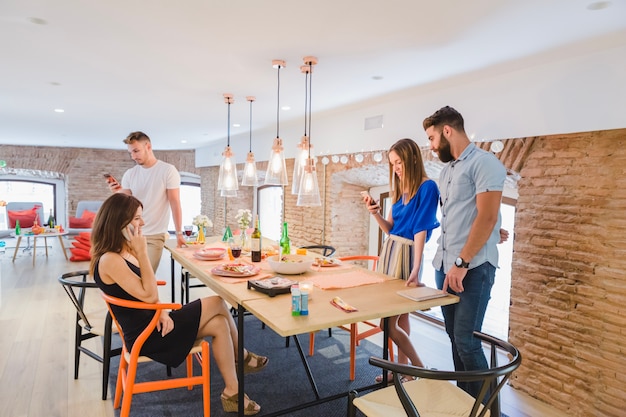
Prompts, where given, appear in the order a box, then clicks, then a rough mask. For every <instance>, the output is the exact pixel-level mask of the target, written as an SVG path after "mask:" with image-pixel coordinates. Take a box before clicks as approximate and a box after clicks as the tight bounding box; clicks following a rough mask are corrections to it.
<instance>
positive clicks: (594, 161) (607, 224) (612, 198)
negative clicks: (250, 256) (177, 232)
mask: <svg viewBox="0 0 626 417" xmlns="http://www.w3.org/2000/svg"><path fill="white" fill-rule="evenodd" d="M625 143H626V129H620V130H612V131H601V132H588V133H579V134H569V135H556V136H548V137H534V138H525V139H515V140H510V141H506V146H505V151H503V152H502V153H500V154H498V156H499V157H500V158H501V160H502V161H503V163H504V164H505V165H506V166H507V168H509V169H511V170H513V171H515V172H518V173H520V174H521V177H522V178H521V180H520V181H519V183H518V186H519V189H518V191H519V199H518V203H517V215H516V226H515V231H514V232H515V241H514V251H515V253H514V257H513V265H512V268H513V269H512V288H511V310H510V322H511V323H510V341H511V342H512V343H513V344H515V345H516V346H518V347H519V348H520V349H521V351H522V354H523V356H524V359H523V363H522V366H521V368H520V369H519V370H518V371H517V372H516V373H515V374H514V377H513V378H512V381H511V384H512V385H513V386H514V387H515V388H517V389H519V390H522V391H524V392H527V393H529V394H530V395H532V396H533V397H536V398H539V399H540V400H542V401H544V402H547V403H549V404H551V405H553V406H555V407H557V408H559V409H561V410H565V411H567V412H568V414H569V415H572V416H577V417H578V416H580V417H582V416H622V415H623V411H622V410H624V409H626V376H625V373H624V370H626V330H625V328H626V307H625V306H626V272H624V271H626V215H625V209H626V175H625V174H626V172H625V171H626V150H625V149H624V144H625ZM2 152H3V159H5V160H6V161H7V164H8V166H10V167H14V168H28V169H40V170H46V171H56V172H62V173H64V174H65V175H66V176H67V182H68V189H69V194H68V195H69V199H70V207H71V208H72V210H74V209H75V204H76V202H77V201H78V200H79V199H102V198H104V197H106V196H107V195H108V190H107V188H106V184H105V183H104V181H103V179H102V173H103V172H108V171H111V173H112V174H113V175H116V176H119V177H121V175H122V173H123V172H124V170H125V169H127V168H129V167H131V166H133V164H134V163H133V162H132V161H131V160H130V159H129V158H128V153H127V152H126V151H125V150H120V151H111V150H92V149H77V148H34V147H19V146H4V145H3V147H2ZM156 154H157V157H158V158H161V159H163V160H166V161H168V162H171V163H173V164H174V165H176V166H177V167H178V169H179V170H181V171H187V172H192V173H196V174H198V175H200V176H201V181H202V210H203V213H205V214H207V215H208V216H209V217H210V218H211V219H212V220H213V222H214V225H215V227H214V232H218V231H221V230H222V228H223V216H224V209H225V202H224V200H225V199H224V198H223V197H220V196H219V192H218V191H217V190H216V189H215V188H216V184H217V175H218V169H217V167H212V168H201V169H196V168H195V167H194V153H193V151H168V152H156ZM383 161H385V159H383ZM371 163H373V162H371ZM353 164H354V163H353V161H352V160H350V161H349V162H348V164H346V165H342V164H332V163H331V164H329V165H327V166H326V167H324V166H323V165H322V164H321V163H318V165H317V168H318V180H319V184H320V191H321V192H322V200H323V201H324V200H325V201H326V203H325V207H326V209H325V210H323V209H322V207H310V208H305V207H296V205H295V201H296V200H295V196H292V195H291V193H290V192H291V189H290V188H288V189H287V190H286V195H285V199H286V209H285V212H286V213H285V214H286V219H287V221H288V222H289V227H290V235H291V237H292V239H293V240H294V242H295V243H296V244H301V245H303V244H315V243H324V244H330V245H333V246H335V247H336V248H337V250H338V251H339V252H340V253H365V252H366V250H367V233H368V227H369V226H368V225H369V214H368V212H367V211H366V210H365V208H364V207H363V206H362V204H359V201H360V198H359V191H361V190H362V189H363V188H362V187H360V186H357V185H352V184H348V183H346V182H344V181H342V180H341V179H340V177H341V175H339V174H341V172H342V171H345V170H348V169H350V168H352V166H353ZM258 165H259V170H260V171H262V170H264V169H265V164H263V163H261V164H258ZM354 165H355V164H354ZM292 166H293V161H288V170H289V172H291V169H292ZM112 167H114V168H115V169H113V168H112ZM240 168H242V166H240ZM290 181H291V178H290ZM252 201H253V195H252V189H251V188H248V187H241V191H240V193H239V197H237V198H235V199H232V198H229V199H226V210H227V219H228V220H227V221H228V222H229V224H231V225H234V224H235V220H234V216H235V214H236V212H237V210H238V209H239V208H248V207H250V208H251V207H252ZM70 215H73V213H71V214H70Z"/></svg>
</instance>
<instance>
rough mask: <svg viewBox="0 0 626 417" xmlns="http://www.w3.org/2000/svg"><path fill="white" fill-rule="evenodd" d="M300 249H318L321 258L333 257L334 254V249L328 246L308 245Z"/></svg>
mask: <svg viewBox="0 0 626 417" xmlns="http://www.w3.org/2000/svg"><path fill="white" fill-rule="evenodd" d="M300 249H307V250H308V249H320V250H321V251H322V256H324V257H325V258H326V257H329V256H333V255H334V254H335V252H336V249H335V248H334V247H333V246H330V245H308V246H300Z"/></svg>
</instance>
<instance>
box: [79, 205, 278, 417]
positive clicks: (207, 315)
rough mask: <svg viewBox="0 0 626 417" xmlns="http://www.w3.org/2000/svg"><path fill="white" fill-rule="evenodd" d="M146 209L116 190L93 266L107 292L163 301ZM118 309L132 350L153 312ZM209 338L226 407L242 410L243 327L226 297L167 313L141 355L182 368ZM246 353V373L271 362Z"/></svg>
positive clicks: (95, 241)
mask: <svg viewBox="0 0 626 417" xmlns="http://www.w3.org/2000/svg"><path fill="white" fill-rule="evenodd" d="M142 213H143V206H142V204H141V202H140V201H139V200H137V199H136V198H135V197H133V196H130V195H127V194H122V193H117V194H113V195H112V196H110V197H109V198H108V199H107V200H106V201H105V202H104V203H103V204H102V207H101V208H100V210H99V211H98V215H97V216H96V218H95V220H94V223H93V227H92V234H91V247H92V257H91V265H90V270H91V274H92V275H93V277H94V279H95V281H96V283H97V285H98V286H99V287H100V289H101V290H102V291H103V292H105V293H106V294H109V295H111V296H113V297H117V298H123V299H126V300H135V301H137V300H139V301H144V302H146V303H158V302H159V294H158V289H157V283H156V278H155V276H154V271H153V270H152V267H151V266H150V259H148V250H147V245H146V238H145V237H144V236H143V234H142V233H141V228H142V226H143V225H144V221H143V218H142ZM118 310H119V311H118V312H117V318H118V320H119V323H120V326H122V328H123V329H124V337H125V339H126V340H125V342H126V345H127V346H129V348H130V347H131V346H132V345H133V342H134V341H135V339H136V338H137V336H138V335H139V334H140V333H141V332H142V331H143V329H145V327H146V325H147V324H148V322H149V321H150V319H151V317H152V316H153V312H150V311H145V310H136V309H129V308H122V307H119V308H118ZM208 336H211V337H212V338H213V341H212V343H211V345H212V347H213V356H214V357H215V361H216V362H217V366H218V368H219V370H220V373H221V374H222V377H223V378H224V383H225V385H226V386H225V388H224V391H223V392H222V396H221V399H222V405H223V407H224V411H226V412H234V411H237V406H238V402H237V393H238V381H237V373H236V368H235V355H236V352H237V338H238V334H237V326H236V325H235V322H234V320H233V318H232V316H231V315H230V313H229V311H228V308H227V307H226V304H225V303H224V300H222V299H221V298H220V297H217V296H213V297H206V298H202V299H199V300H195V301H193V302H191V303H189V304H186V305H184V306H183V308H181V309H180V310H175V311H170V312H167V311H163V314H162V315H161V318H160V320H159V323H158V324H157V327H156V329H155V331H154V333H153V334H152V335H151V336H150V337H149V338H148V340H147V341H146V343H145V344H144V346H143V349H142V351H141V354H142V355H145V356H148V357H150V358H151V359H153V360H155V361H157V362H161V363H163V364H166V365H169V366H172V367H176V366H178V365H180V364H181V363H182V362H183V361H184V360H185V358H186V357H187V355H188V353H189V351H190V350H191V347H192V346H193V344H194V342H195V341H196V339H198V338H204V337H208ZM244 357H245V363H244V372H246V373H252V372H258V371H260V370H261V369H263V368H264V367H265V365H267V362H268V359H267V358H266V357H264V356H258V355H255V354H254V353H252V352H248V351H244ZM245 401H246V403H245V404H244V406H245V408H244V409H245V414H246V415H254V414H256V413H258V412H259V411H260V410H261V407H260V406H259V405H258V404H257V403H256V402H254V401H252V400H250V399H248V397H247V396H245Z"/></svg>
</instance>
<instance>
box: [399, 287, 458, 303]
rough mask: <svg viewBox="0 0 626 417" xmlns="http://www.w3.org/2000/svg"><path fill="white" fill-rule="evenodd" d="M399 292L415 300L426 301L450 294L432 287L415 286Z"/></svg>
mask: <svg viewBox="0 0 626 417" xmlns="http://www.w3.org/2000/svg"><path fill="white" fill-rule="evenodd" d="M398 294H399V295H401V296H403V297H406V298H408V299H411V300H414V301H426V300H432V299H433V298H440V297H446V296H447V295H448V294H447V293H445V292H443V291H441V290H438V289H436V288H431V287H414V288H408V289H406V290H401V291H398Z"/></svg>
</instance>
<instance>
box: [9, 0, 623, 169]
mask: <svg viewBox="0 0 626 417" xmlns="http://www.w3.org/2000/svg"><path fill="white" fill-rule="evenodd" d="M603 6H608V7H603ZM594 9H595V10H594ZM625 30H626V0H613V1H611V2H608V1H607V2H594V1H592V0H473V1H467V0H440V1H432V0H431V1H425V0H386V1H380V0H375V1H374V0H316V1H312V2H304V1H298V0H256V1H255V0H230V1H216V0H184V1H179V2H174V1H171V0H124V1H121V0H109V1H97V0H84V1H78V0H56V1H49V0H2V2H0V57H1V61H0V144H16V145H42V146H78V147H94V148H115V149H123V148H124V145H123V144H122V139H123V138H124V137H125V136H126V135H127V134H128V133H129V132H131V131H134V130H142V131H144V132H146V133H147V134H148V135H149V136H150V137H151V138H152V142H153V146H154V148H155V149H192V148H193V149H195V148H199V147H203V146H206V145H209V144H211V143H212V142H215V141H217V140H223V139H225V137H226V132H227V106H226V104H224V101H223V98H222V94H223V93H232V94H234V95H235V103H234V104H233V105H232V107H231V121H232V123H239V124H240V125H241V126H240V127H232V128H231V135H232V136H234V135H242V134H244V133H246V132H248V129H249V105H248V103H247V102H246V99H245V97H246V96H248V95H252V96H256V99H257V101H256V102H255V104H254V107H253V128H254V129H255V130H257V129H261V130H262V129H265V130H267V129H268V128H270V127H275V125H276V109H277V71H276V70H275V69H273V68H272V65H271V62H272V60H273V59H283V60H285V61H286V63H287V66H286V68H284V69H282V70H281V92H280V104H281V105H288V106H291V110H289V111H281V114H280V120H281V123H282V122H285V121H289V120H292V119H295V120H302V121H303V120H304V116H303V111H304V75H302V74H301V72H300V70H299V67H300V65H302V58H303V57H304V56H306V55H313V56H316V57H317V58H318V59H319V64H318V65H317V66H316V67H315V69H314V77H313V112H314V115H313V117H314V118H315V113H316V112H321V111H324V112H328V111H335V110H338V109H341V108H344V107H346V106H351V105H354V104H355V103H359V102H362V101H365V100H370V101H371V100H372V99H374V98H376V97H379V96H383V95H385V94H389V93H393V92H399V91H402V90H405V89H410V88H415V87H419V86H428V85H429V84H431V83H437V82H441V81H442V80H445V79H447V78H451V77H458V76H459V75H463V74H466V73H474V72H476V71H480V70H482V69H486V68H494V67H497V66H501V65H503V64H507V63H514V65H519V66H523V65H524V63H525V62H533V63H534V64H537V63H538V62H537V61H538V60H544V59H545V60H547V59H549V55H550V54H548V53H546V52H548V51H559V50H560V49H563V50H571V49H575V47H576V45H577V44H581V45H582V44H584V45H586V46H585V47H586V48H587V49H589V48H590V45H591V47H595V44H594V41H595V40H598V39H602V38H603V37H606V36H609V35H611V34H616V33H618V34H620V33H626V32H624V31H625ZM597 44H598V45H597V47H598V48H601V41H598V42H597ZM539 63H540V62H539ZM375 78H380V79H375ZM55 109H63V110H64V112H63V113H56V112H55ZM433 110H434V109H433ZM181 140H185V141H186V143H181ZM0 157H1V155H0Z"/></svg>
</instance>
